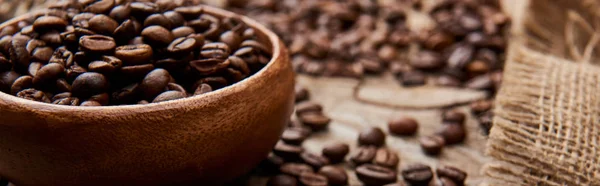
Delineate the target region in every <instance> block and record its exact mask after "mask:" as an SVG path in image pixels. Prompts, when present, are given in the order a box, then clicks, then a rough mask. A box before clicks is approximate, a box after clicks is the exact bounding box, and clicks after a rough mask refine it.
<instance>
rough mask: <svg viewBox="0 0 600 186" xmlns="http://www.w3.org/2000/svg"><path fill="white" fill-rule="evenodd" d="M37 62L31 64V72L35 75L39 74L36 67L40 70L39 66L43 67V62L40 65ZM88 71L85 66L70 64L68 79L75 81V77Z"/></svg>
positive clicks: (67, 71) (67, 73)
mask: <svg viewBox="0 0 600 186" xmlns="http://www.w3.org/2000/svg"><path fill="white" fill-rule="evenodd" d="M35 64H36V63H31V65H30V66H29V74H30V75H32V76H35V74H37V70H36V68H37V69H38V70H39V68H41V64H39V65H40V66H39V67H37V65H36V66H34V65H35ZM32 68H33V69H32ZM86 72H87V70H85V69H84V68H83V67H81V66H79V65H72V66H69V67H68V68H67V70H66V75H67V80H69V81H73V80H75V78H77V77H79V75H81V74H83V73H86Z"/></svg>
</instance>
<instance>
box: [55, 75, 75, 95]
mask: <svg viewBox="0 0 600 186" xmlns="http://www.w3.org/2000/svg"><path fill="white" fill-rule="evenodd" d="M56 89H58V91H59V92H71V90H72V87H71V84H69V82H67V80H66V79H64V78H60V79H57V80H56Z"/></svg>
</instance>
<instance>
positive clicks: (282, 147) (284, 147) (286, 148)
mask: <svg viewBox="0 0 600 186" xmlns="http://www.w3.org/2000/svg"><path fill="white" fill-rule="evenodd" d="M302 152H304V148H302V147H300V146H295V145H289V144H286V143H285V142H282V141H279V142H277V144H276V145H275V147H274V148H273V153H274V154H275V155H277V156H279V157H282V158H283V159H285V160H289V161H293V160H298V159H300V154H301V153H302Z"/></svg>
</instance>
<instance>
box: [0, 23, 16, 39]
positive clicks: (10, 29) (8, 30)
mask: <svg viewBox="0 0 600 186" xmlns="http://www.w3.org/2000/svg"><path fill="white" fill-rule="evenodd" d="M18 31H19V30H17V28H16V27H15V26H12V25H9V26H6V27H4V28H3V29H2V30H1V31H0V37H4V36H7V35H14V34H16V33H17V32H18Z"/></svg>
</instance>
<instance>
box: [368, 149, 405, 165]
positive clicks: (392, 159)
mask: <svg viewBox="0 0 600 186" xmlns="http://www.w3.org/2000/svg"><path fill="white" fill-rule="evenodd" d="M399 163H400V158H398V154H396V152H394V151H392V150H390V149H387V148H380V149H378V150H377V153H375V158H374V159H373V164H375V165H379V166H382V167H387V168H390V169H394V170H396V166H398V164H399Z"/></svg>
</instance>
